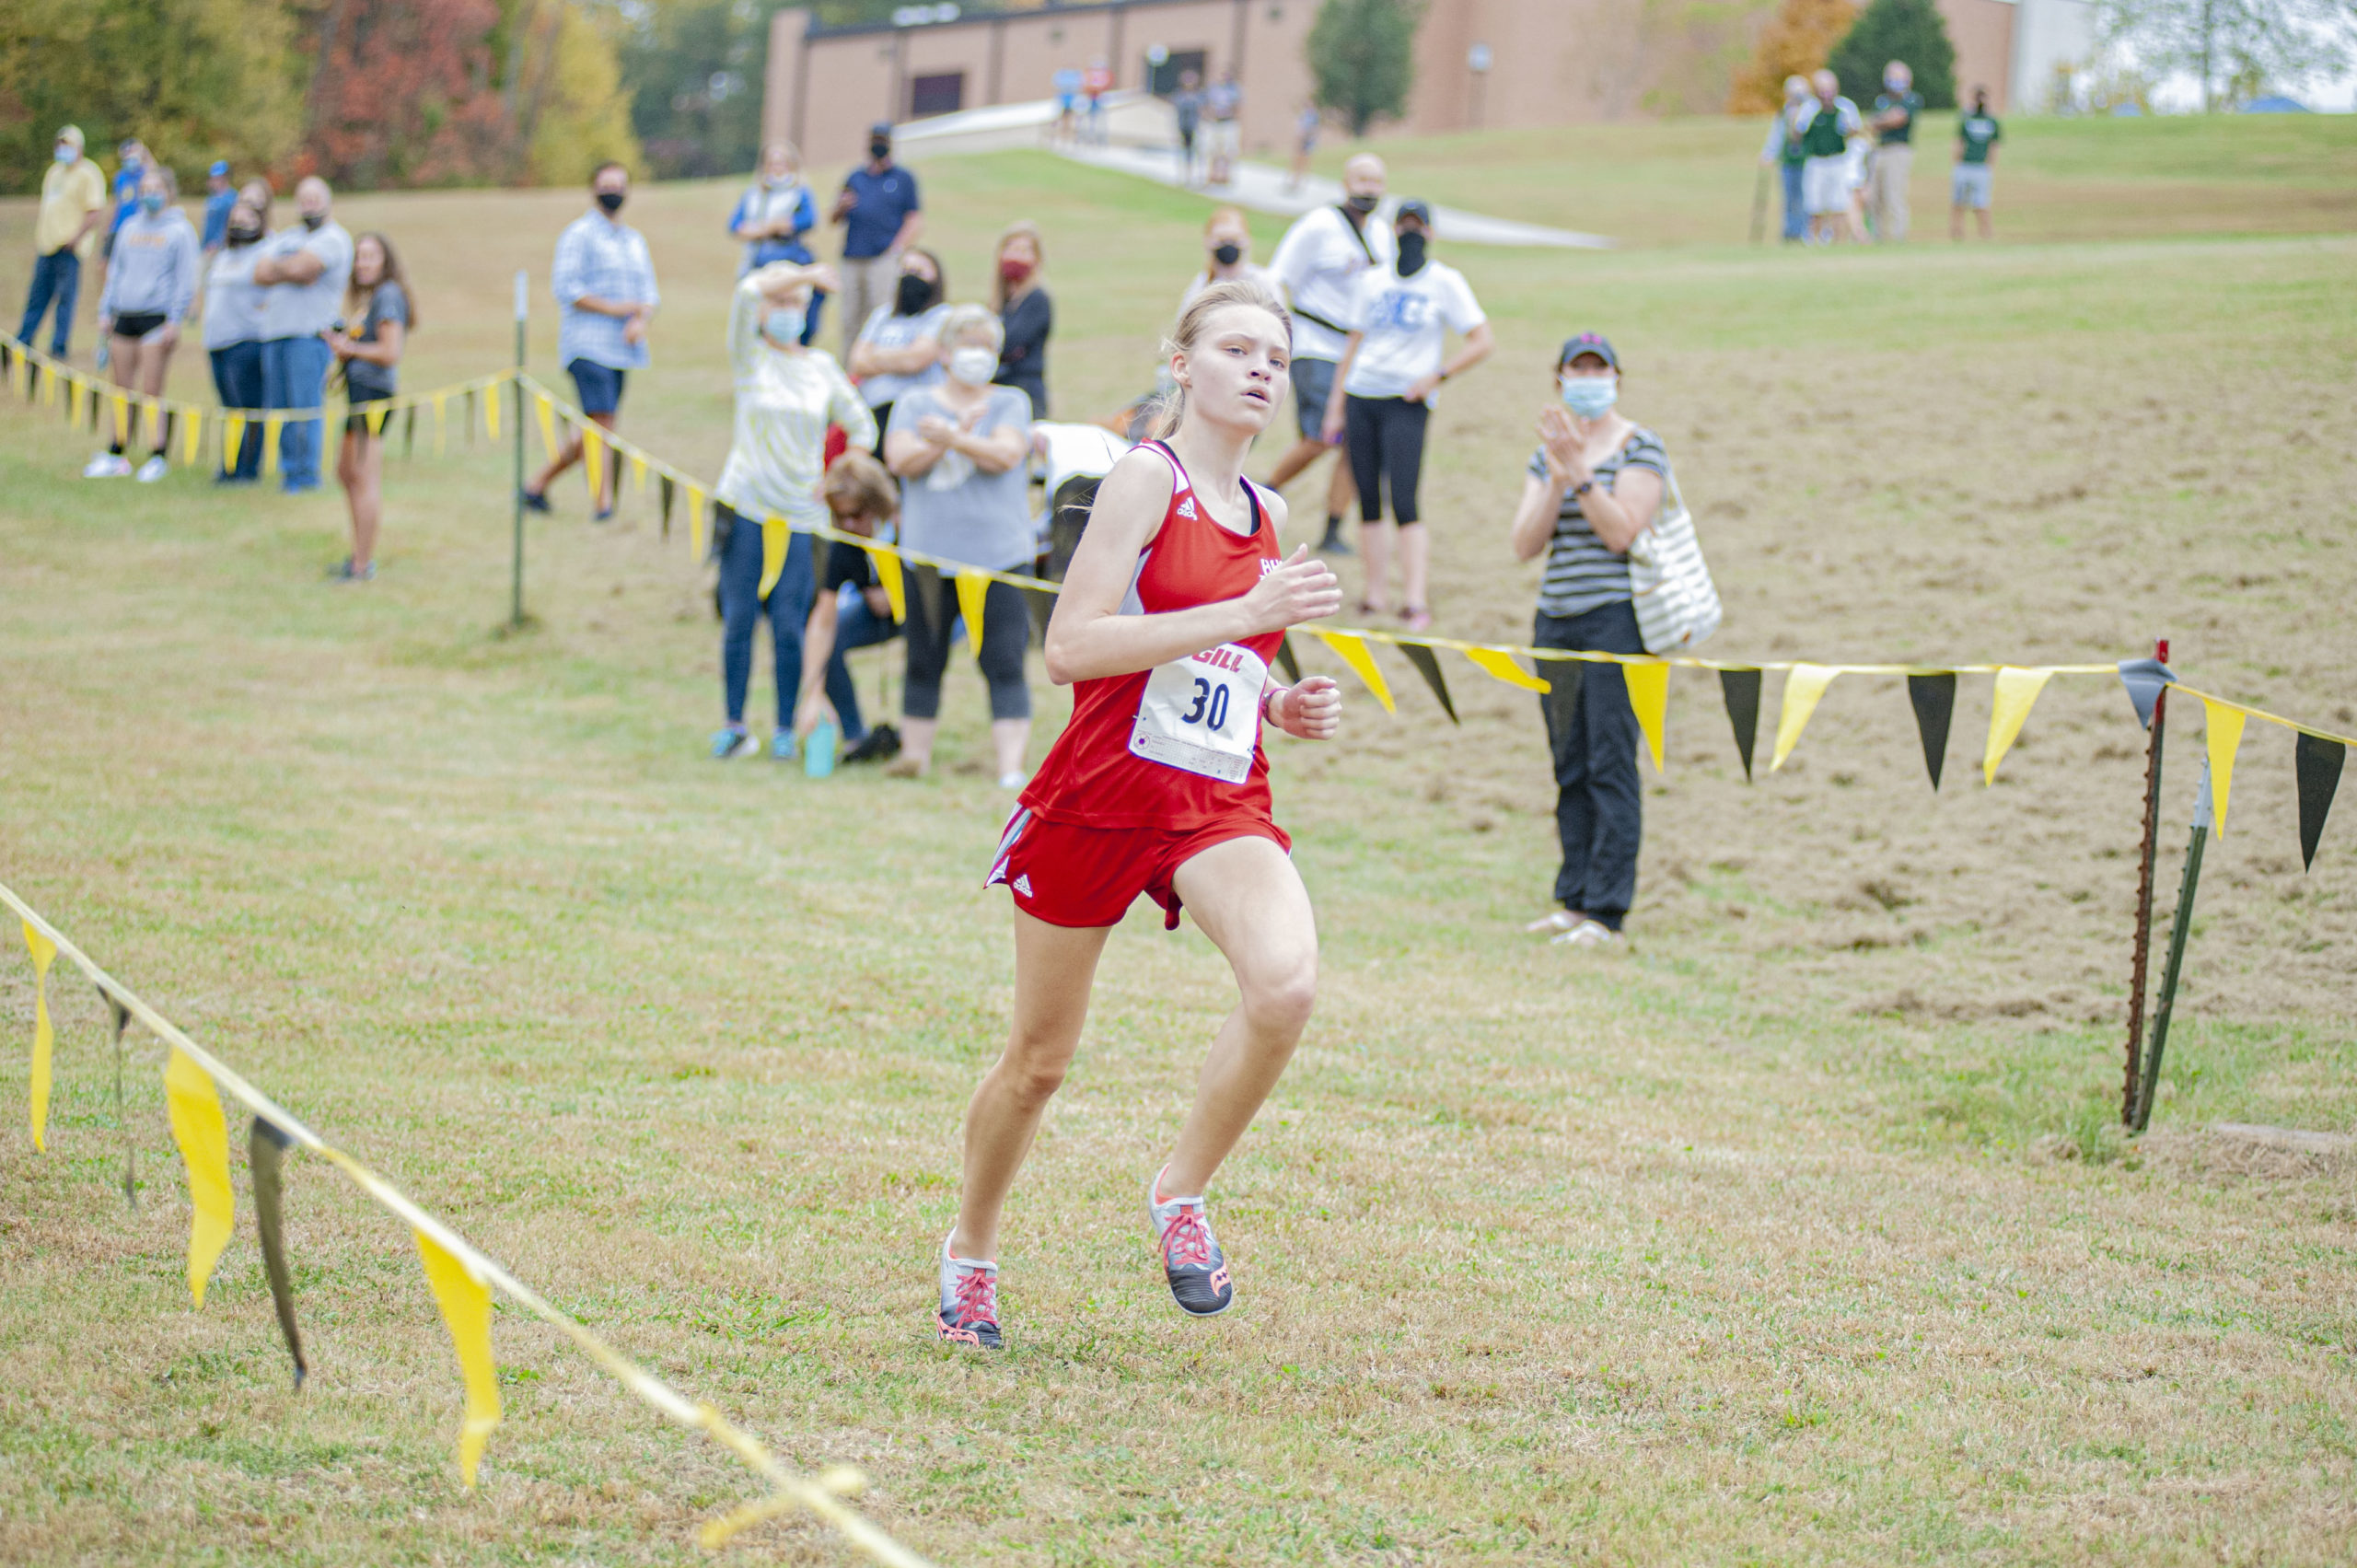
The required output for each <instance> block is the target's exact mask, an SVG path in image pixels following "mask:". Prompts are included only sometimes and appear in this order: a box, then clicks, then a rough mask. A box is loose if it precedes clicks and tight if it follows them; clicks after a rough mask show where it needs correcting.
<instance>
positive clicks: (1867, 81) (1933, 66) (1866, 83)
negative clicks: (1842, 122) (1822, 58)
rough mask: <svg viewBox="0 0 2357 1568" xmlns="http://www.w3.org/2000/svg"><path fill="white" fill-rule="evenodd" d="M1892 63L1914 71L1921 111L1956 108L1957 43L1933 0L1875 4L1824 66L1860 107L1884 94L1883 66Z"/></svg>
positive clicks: (1892, 0)
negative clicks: (1897, 63) (1922, 109)
mask: <svg viewBox="0 0 2357 1568" xmlns="http://www.w3.org/2000/svg"><path fill="white" fill-rule="evenodd" d="M1894 60H1898V61H1901V62H1903V63H1904V64H1906V66H1907V68H1908V69H1909V70H1910V71H1912V72H1914V73H1915V90H1916V91H1917V92H1919V93H1922V95H1923V107H1924V108H1926V109H1954V108H1955V107H1956V45H1955V44H1953V43H1951V42H1949V41H1948V25H1947V23H1946V22H1945V21H1944V20H1942V19H1941V17H1940V13H1939V9H1938V7H1936V6H1933V4H1932V0H1874V4H1872V5H1870V6H1867V7H1866V8H1865V10H1864V12H1863V13H1861V14H1860V16H1859V17H1858V20H1857V23H1856V25H1855V26H1853V27H1852V28H1851V29H1850V31H1849V35H1848V36H1847V37H1845V38H1843V39H1842V41H1840V42H1839V43H1837V44H1835V45H1834V46H1833V56H1832V58H1831V59H1829V60H1828V61H1827V62H1826V64H1829V65H1830V66H1832V67H1833V74H1834V75H1837V76H1839V77H1840V78H1841V90H1842V91H1843V92H1844V93H1846V94H1848V95H1849V96H1850V97H1851V98H1852V99H1856V100H1857V103H1858V107H1859V108H1861V109H1864V107H1866V105H1868V104H1869V103H1871V102H1873V101H1874V96H1875V94H1876V93H1877V92H1880V91H1881V90H1882V68H1883V67H1884V66H1885V65H1887V64H1890V62H1892V61H1894Z"/></svg>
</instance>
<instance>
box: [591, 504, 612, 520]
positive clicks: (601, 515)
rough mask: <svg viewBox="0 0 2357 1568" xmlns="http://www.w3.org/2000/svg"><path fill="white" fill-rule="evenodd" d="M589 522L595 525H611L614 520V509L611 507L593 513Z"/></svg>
mask: <svg viewBox="0 0 2357 1568" xmlns="http://www.w3.org/2000/svg"><path fill="white" fill-rule="evenodd" d="M589 520H590V521H591V522H593V523H610V522H612V521H613V520H614V509H613V508H612V507H611V506H609V507H607V508H605V510H603V511H600V512H592V513H590V514H589Z"/></svg>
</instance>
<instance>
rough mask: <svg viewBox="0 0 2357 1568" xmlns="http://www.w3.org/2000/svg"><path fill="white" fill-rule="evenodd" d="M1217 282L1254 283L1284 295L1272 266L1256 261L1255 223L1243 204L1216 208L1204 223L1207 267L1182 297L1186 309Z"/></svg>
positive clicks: (1182, 306)
mask: <svg viewBox="0 0 2357 1568" xmlns="http://www.w3.org/2000/svg"><path fill="white" fill-rule="evenodd" d="M1215 283H1253V284H1258V285H1260V286H1261V287H1262V288H1265V289H1267V290H1268V291H1269V292H1270V294H1271V295H1274V296H1278V297H1283V296H1282V294H1280V292H1279V290H1278V288H1277V280H1276V279H1275V278H1274V277H1273V276H1272V275H1271V273H1270V272H1269V269H1268V268H1266V267H1263V266H1260V265H1259V264H1258V263H1257V262H1255V261H1253V260H1252V226H1251V225H1250V224H1249V223H1248V222H1247V221H1246V220H1245V216H1244V209H1243V208H1241V207H1220V208H1217V209H1215V210H1214V211H1213V213H1212V215H1211V217H1210V218H1209V219H1207V220H1206V221H1205V222H1204V224H1203V270H1202V272H1200V273H1196V274H1195V275H1194V276H1193V277H1192V278H1190V279H1189V280H1188V283H1187V291H1186V292H1185V293H1184V294H1181V295H1180V296H1179V309H1181V310H1184V309H1185V308H1187V306H1188V303H1189V302H1190V301H1191V300H1192V299H1193V298H1194V297H1195V296H1197V295H1199V294H1201V293H1202V292H1203V290H1205V289H1207V288H1209V287H1211V286H1212V285H1213V284H1215Z"/></svg>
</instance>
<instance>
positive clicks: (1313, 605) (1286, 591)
mask: <svg viewBox="0 0 2357 1568" xmlns="http://www.w3.org/2000/svg"><path fill="white" fill-rule="evenodd" d="M1341 608H1342V580H1341V578H1340V577H1337V576H1336V575H1334V573H1333V569H1332V568H1331V567H1329V566H1328V565H1327V564H1326V563H1324V562H1323V561H1320V560H1318V559H1317V558H1316V557H1314V556H1312V555H1311V554H1310V553H1309V546H1307V545H1306V544H1304V545H1299V546H1297V547H1295V550H1294V552H1293V553H1292V554H1291V555H1289V556H1287V557H1285V559H1284V563H1283V564H1282V565H1280V566H1278V567H1277V568H1276V569H1275V570H1273V571H1271V572H1270V573H1269V574H1268V575H1265V576H1263V577H1262V578H1261V579H1260V581H1259V582H1258V583H1255V584H1254V585H1253V586H1252V591H1251V592H1250V593H1248V594H1246V595H1245V596H1244V610H1245V613H1246V614H1247V615H1248V616H1250V617H1251V621H1252V625H1251V629H1250V630H1249V631H1248V632H1247V633H1245V634H1246V635H1247V636H1257V635H1259V634H1260V633H1263V632H1282V631H1283V630H1284V629H1285V628H1286V627H1288V626H1297V625H1299V624H1300V623H1301V622H1303V621H1323V620H1324V619H1326V617H1328V616H1329V615H1331V614H1333V613H1334V612H1335V611H1336V610H1341Z"/></svg>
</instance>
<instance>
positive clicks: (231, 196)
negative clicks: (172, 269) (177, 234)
mask: <svg viewBox="0 0 2357 1568" xmlns="http://www.w3.org/2000/svg"><path fill="white" fill-rule="evenodd" d="M204 174H205V180H204V189H205V191H206V192H207V194H206V195H205V198H204V233H203V238H202V240H201V243H202V244H203V246H204V257H205V260H206V261H211V260H212V259H213V257H214V255H215V252H217V251H219V250H220V249H221V248H222V246H224V245H226V244H227V243H228V241H229V209H230V208H231V207H234V206H236V205H237V204H238V188H237V187H236V186H235V185H232V184H231V183H230V182H229V165H228V164H227V162H226V161H222V162H217V163H215V165H214V166H213V167H212V168H208V169H206V170H205V171H204Z"/></svg>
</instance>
